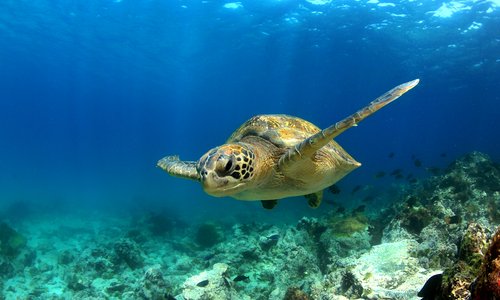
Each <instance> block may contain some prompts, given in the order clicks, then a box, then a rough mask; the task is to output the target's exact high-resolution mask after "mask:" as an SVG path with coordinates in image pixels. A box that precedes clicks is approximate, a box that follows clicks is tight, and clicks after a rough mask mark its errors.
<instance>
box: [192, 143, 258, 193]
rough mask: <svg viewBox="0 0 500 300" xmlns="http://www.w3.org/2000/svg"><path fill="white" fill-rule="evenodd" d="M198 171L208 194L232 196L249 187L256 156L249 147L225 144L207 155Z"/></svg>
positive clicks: (200, 161) (204, 156) (202, 159)
mask: <svg viewBox="0 0 500 300" xmlns="http://www.w3.org/2000/svg"><path fill="white" fill-rule="evenodd" d="M197 169H198V174H199V177H200V182H201V184H202V185H203V190H205V192H206V193H207V194H209V195H212V196H216V197H223V196H231V195H234V194H236V193H238V192H240V191H242V190H244V189H246V188H247V187H248V185H249V183H250V181H251V180H252V178H253V176H254V173H255V154H254V153H253V151H252V150H251V149H250V147H249V146H246V145H242V144H225V145H222V146H219V147H217V148H214V149H212V150H210V151H208V152H207V153H205V155H203V156H202V157H201V158H200V160H199V162H198V166H197Z"/></svg>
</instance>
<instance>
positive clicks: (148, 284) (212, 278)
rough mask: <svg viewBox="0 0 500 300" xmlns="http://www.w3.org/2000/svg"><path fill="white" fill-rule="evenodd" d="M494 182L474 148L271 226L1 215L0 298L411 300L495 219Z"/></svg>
mask: <svg viewBox="0 0 500 300" xmlns="http://www.w3.org/2000/svg"><path fill="white" fill-rule="evenodd" d="M499 179H500V168H499V166H498V165H497V164H495V163H493V162H491V161H490V160H489V159H488V157H487V156H485V155H483V154H480V153H472V154H470V155H467V156H465V157H463V158H461V159H460V160H457V161H456V162H454V163H453V164H452V165H450V167H449V168H448V169H447V170H446V171H445V172H443V173H442V174H440V175H436V176H433V177H431V178H428V179H426V180H421V181H419V182H418V183H415V184H414V185H412V187H411V188H408V187H406V190H407V192H406V194H405V195H403V196H402V198H401V199H400V201H398V202H396V203H394V204H392V205H390V206H389V207H387V208H386V209H383V210H381V211H377V212H373V211H370V208H369V207H363V208H357V209H348V210H343V209H341V208H339V209H337V210H332V211H330V212H328V213H325V214H324V215H323V216H319V217H304V218H301V219H300V220H299V221H297V222H294V223H280V224H273V223H272V222H257V221H255V222H246V223H238V222H234V220H232V221H230V222H228V221H224V220H207V221H206V222H197V223H190V222H186V221H183V220H181V219H178V218H173V217H171V216H168V215H167V214H162V213H141V214H135V215H128V216H124V215H120V216H118V215H111V214H102V213H93V214H89V213H81V214H75V213H72V214H44V215H38V216H30V217H29V218H21V219H17V220H14V221H11V220H7V221H6V222H3V223H2V228H3V229H2V230H1V231H0V233H1V234H2V236H0V238H1V240H0V241H2V243H0V246H1V247H0V277H1V278H2V280H1V281H0V289H1V291H2V292H1V297H0V298H1V299H178V300H181V299H184V300H188V299H193V300H194V299H216V300H218V299H221V300H223V299H243V300H244V299H321V300H328V299H421V298H422V297H419V296H417V294H418V292H419V291H420V290H421V289H422V287H423V286H424V284H425V283H426V281H427V279H428V278H430V277H431V276H432V275H435V274H438V273H442V272H443V271H445V270H447V269H449V268H450V267H452V266H454V265H455V264H456V262H457V261H459V260H461V259H463V260H466V258H463V257H461V256H460V253H464V251H462V250H463V249H464V247H465V246H464V244H463V243H461V241H462V240H463V237H464V235H465V236H466V235H467V232H471V226H476V227H473V228H476V229H474V230H480V231H481V232H484V238H483V241H482V242H481V243H483V242H484V245H486V244H487V240H488V238H489V237H490V236H491V235H492V234H493V233H494V231H495V230H496V228H497V227H498V225H499V224H500V214H499V212H498V211H497V210H496V208H497V207H499V205H500V180H499ZM477 226H479V227H480V229H477V228H479V227H477ZM474 232H477V231H474ZM476 236H478V235H477V234H476ZM484 245H483V246H484ZM450 299H461V298H450ZM463 299H466V298H463Z"/></svg>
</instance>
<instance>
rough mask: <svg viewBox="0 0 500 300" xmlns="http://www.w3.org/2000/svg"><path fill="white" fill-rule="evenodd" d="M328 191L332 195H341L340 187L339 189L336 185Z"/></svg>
mask: <svg viewBox="0 0 500 300" xmlns="http://www.w3.org/2000/svg"><path fill="white" fill-rule="evenodd" d="M328 190H329V191H330V193H332V194H338V193H340V189H339V187H338V186H337V185H336V184H333V185H331V186H330V187H329V188H328Z"/></svg>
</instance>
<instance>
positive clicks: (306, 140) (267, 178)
mask: <svg viewBox="0 0 500 300" xmlns="http://www.w3.org/2000/svg"><path fill="white" fill-rule="evenodd" d="M418 82H419V80H418V79H415V80H413V81H410V82H407V83H403V84H401V85H399V86H397V87H395V88H393V89H392V90H390V91H388V92H386V93H385V94H383V95H382V96H380V97H378V98H377V99H375V100H374V101H372V102H371V103H370V104H369V105H368V106H366V107H364V108H363V109H361V110H359V111H358V112H356V113H355V114H353V115H351V116H349V117H347V118H345V119H344V120H342V121H340V122H337V123H335V124H333V125H332V126H330V127H327V128H325V129H323V130H321V129H320V128H318V127H316V126H315V125H313V124H311V123H310V122H308V121H305V120H303V119H300V118H297V117H292V116H287V115H259V116H255V117H253V118H251V119H250V120H248V121H246V122H245V123H244V124H243V125H241V126H240V128H238V129H237V130H236V131H235V132H234V133H233V134H232V135H231V136H230V137H229V139H228V140H227V142H226V143H225V144H224V145H222V146H219V147H216V148H213V149H211V150H209V151H208V152H207V153H205V155H203V156H202V157H201V158H200V159H199V160H198V161H180V160H179V157H178V156H167V157H164V158H162V159H161V160H159V161H158V164H157V165H158V166H159V167H160V168H162V169H163V170H165V171H166V172H167V173H169V174H170V175H173V176H177V177H182V178H187V179H192V180H196V181H199V182H201V184H202V186H203V189H204V190H205V192H206V193H208V194H210V195H212V196H216V197H223V196H230V197H233V198H235V199H238V200H262V204H263V206H264V207H265V208H273V207H274V206H275V205H276V203H277V200H278V199H282V198H286V197H292V196H300V195H304V196H306V198H307V200H308V203H309V205H310V206H311V207H318V206H319V205H320V203H321V199H322V197H323V189H325V188H326V187H329V186H331V185H332V184H334V183H335V182H337V181H339V180H340V179H341V178H342V177H344V176H345V175H347V174H348V173H350V172H351V171H352V170H354V169H356V168H357V167H359V166H360V165H361V164H360V163H359V162H357V161H356V160H354V159H353V158H352V157H351V156H350V155H349V154H347V152H346V151H345V150H344V149H342V147H340V145H339V144H337V143H336V142H335V141H333V138H335V137H336V136H338V135H339V134H341V133H342V132H344V131H345V130H346V129H348V128H350V127H352V126H356V125H357V124H358V123H359V122H360V121H362V120H363V119H365V118H366V117H368V116H370V115H371V114H373V113H374V112H376V111H377V110H379V109H380V108H382V107H384V106H385V105H387V104H389V103H390V102H392V101H394V100H396V99H397V98H399V97H400V96H401V95H403V94H404V93H406V92H407V91H408V90H410V89H411V88H413V87H415V86H416V85H417V84H418Z"/></svg>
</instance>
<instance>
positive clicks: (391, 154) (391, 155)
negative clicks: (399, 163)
mask: <svg viewBox="0 0 500 300" xmlns="http://www.w3.org/2000/svg"><path fill="white" fill-rule="evenodd" d="M394 155H396V154H394V152H391V153H389V155H387V157H389V158H394Z"/></svg>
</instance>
